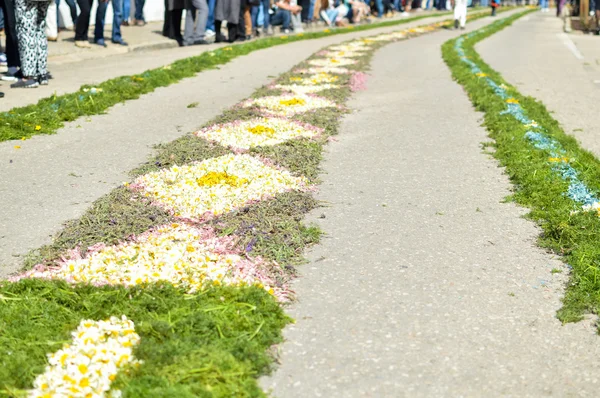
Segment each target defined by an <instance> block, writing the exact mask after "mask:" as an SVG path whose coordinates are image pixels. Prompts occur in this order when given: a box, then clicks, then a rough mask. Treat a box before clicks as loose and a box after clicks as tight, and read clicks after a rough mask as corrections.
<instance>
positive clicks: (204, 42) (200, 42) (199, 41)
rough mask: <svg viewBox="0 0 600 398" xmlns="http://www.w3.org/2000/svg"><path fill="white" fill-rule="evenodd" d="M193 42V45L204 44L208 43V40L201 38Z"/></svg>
mask: <svg viewBox="0 0 600 398" xmlns="http://www.w3.org/2000/svg"><path fill="white" fill-rule="evenodd" d="M194 44H195V45H200V46H204V45H206V44H210V42H208V41H206V40H204V39H202V40H196V41H195V42H194Z"/></svg>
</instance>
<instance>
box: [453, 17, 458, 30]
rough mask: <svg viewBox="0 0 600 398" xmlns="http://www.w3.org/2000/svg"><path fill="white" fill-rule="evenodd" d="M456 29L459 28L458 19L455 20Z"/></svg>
mask: <svg viewBox="0 0 600 398" xmlns="http://www.w3.org/2000/svg"><path fill="white" fill-rule="evenodd" d="M454 29H458V19H455V20H454Z"/></svg>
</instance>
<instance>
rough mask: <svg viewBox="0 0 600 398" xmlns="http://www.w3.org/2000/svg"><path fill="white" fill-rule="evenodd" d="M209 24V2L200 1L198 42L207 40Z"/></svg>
mask: <svg viewBox="0 0 600 398" xmlns="http://www.w3.org/2000/svg"><path fill="white" fill-rule="evenodd" d="M207 24H208V2H207V1H206V0H198V25H197V32H198V33H197V35H198V40H204V39H205V36H206V25H207ZM250 28H252V25H251V26H250Z"/></svg>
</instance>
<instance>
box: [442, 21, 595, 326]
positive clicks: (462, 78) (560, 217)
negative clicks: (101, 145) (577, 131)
mask: <svg viewBox="0 0 600 398" xmlns="http://www.w3.org/2000/svg"><path fill="white" fill-rule="evenodd" d="M528 12H530V11H526V12H523V13H519V14H516V15H514V16H511V17H508V18H506V19H504V20H501V21H499V22H497V23H496V24H494V25H492V26H490V27H488V28H487V29H482V30H480V31H478V32H476V34H474V35H467V36H463V37H464V42H463V44H462V48H463V50H464V52H465V55H466V56H467V57H469V58H468V59H469V60H470V61H472V62H474V63H475V64H476V66H477V67H479V68H480V69H481V71H482V73H484V74H486V75H487V77H489V78H491V79H492V80H493V81H494V82H495V83H496V84H498V85H501V84H504V85H506V86H507V87H508V88H507V89H506V90H507V92H508V94H509V95H510V96H511V97H513V98H515V99H516V100H518V101H519V104H520V105H521V107H522V108H523V109H524V110H525V112H526V114H527V117H528V118H529V119H532V120H535V121H536V122H537V123H538V124H539V125H540V126H542V127H543V128H544V129H545V131H546V135H547V136H549V137H550V138H552V139H554V140H556V141H558V142H559V143H560V144H561V145H562V147H563V148H564V149H565V151H566V154H567V155H566V156H567V157H568V158H569V159H570V160H571V162H570V164H571V166H572V167H573V168H575V169H576V170H577V172H578V176H579V179H580V180H581V181H582V182H583V183H585V184H586V185H587V187H588V188H589V189H591V190H592V191H593V192H600V161H599V160H598V159H597V158H596V157H595V156H594V155H593V154H591V153H590V152H589V151H587V150H585V149H583V148H581V146H580V145H579V144H578V143H577V141H576V140H575V139H574V138H573V137H571V136H569V135H567V134H566V133H565V132H564V130H563V129H562V128H561V127H560V125H559V123H558V122H557V121H556V120H555V119H553V118H552V116H551V115H550V113H549V112H548V110H547V109H546V108H545V106H544V105H543V104H542V103H541V102H539V101H537V100H536V99H535V98H532V97H528V96H524V95H522V94H520V93H519V92H518V90H517V89H516V88H515V87H513V86H510V85H509V84H508V83H507V82H506V81H505V80H504V79H503V78H502V76H501V75H500V74H499V73H498V72H496V71H495V70H493V69H492V68H490V67H489V66H488V65H487V64H486V63H485V62H483V61H482V59H481V58H480V57H479V55H478V54H477V52H476V51H475V49H474V45H475V44H476V43H477V42H479V41H481V40H483V39H485V38H486V37H488V36H490V35H492V34H494V33H496V32H497V31H499V30H501V29H504V28H505V27H507V26H509V25H511V24H512V23H513V21H515V20H516V19H517V18H520V17H522V16H523V15H526V14H527V13H528ZM455 43H456V39H454V40H450V41H448V42H446V43H445V44H444V45H443V47H442V53H443V57H444V60H445V61H446V63H447V64H448V66H449V67H450V69H451V70H452V75H453V76H454V78H455V79H456V80H457V81H458V82H459V83H460V84H461V85H463V86H464V88H465V90H466V91H467V93H468V95H469V97H470V99H471V101H472V102H473V104H474V105H475V107H476V108H477V109H478V110H480V111H482V112H484V114H485V126H486V128H487V129H488V131H489V134H490V137H491V138H492V139H493V140H494V142H493V143H491V144H490V145H491V146H493V147H494V148H495V151H494V156H495V157H496V158H497V159H498V160H499V162H500V164H501V165H502V166H504V167H505V168H506V172H507V174H508V175H509V177H510V179H511V181H512V182H513V183H514V185H515V192H514V195H513V199H514V200H515V201H516V202H517V203H519V204H521V205H523V206H526V207H528V208H530V209H531V212H530V213H529V215H528V217H529V218H530V219H532V220H534V221H535V222H537V224H538V225H539V226H540V227H541V228H542V231H543V232H542V234H541V236H540V237H539V240H538V242H539V244H540V246H541V247H543V248H547V249H549V250H551V251H553V252H555V253H557V254H560V255H562V256H563V259H564V261H565V262H566V263H567V264H568V265H570V266H571V267H572V273H571V280H570V283H569V285H568V287H567V290H566V295H565V297H564V299H563V307H562V309H561V310H560V311H559V312H558V318H559V319H560V320H562V321H563V322H571V321H577V320H579V319H581V318H582V316H583V315H584V314H585V313H598V312H599V311H600V244H599V243H600V217H599V216H598V214H596V213H595V212H583V211H581V204H580V203H576V202H574V201H573V200H571V199H570V198H569V197H568V196H567V195H566V192H567V188H568V183H567V182H566V181H565V180H563V179H562V178H561V177H560V176H559V175H558V174H557V173H556V172H554V171H553V168H552V166H551V165H550V162H549V161H548V153H547V152H545V151H543V150H539V149H536V148H535V147H534V146H533V145H531V143H530V142H529V141H528V140H527V139H526V138H525V133H526V131H527V127H526V126H524V125H523V124H522V123H520V122H519V121H517V120H516V119H515V118H514V117H512V116H511V115H501V114H500V113H501V112H502V111H503V110H505V109H506V103H505V101H504V100H503V99H502V98H500V97H499V96H497V95H495V93H494V91H493V90H492V88H491V87H490V86H489V85H488V84H487V83H486V82H485V79H482V78H480V77H478V76H476V75H475V74H473V73H472V71H471V70H470V68H469V66H468V65H467V64H466V63H464V62H462V61H461V59H460V57H459V55H458V54H457V52H456V50H455V48H454V46H455Z"/></svg>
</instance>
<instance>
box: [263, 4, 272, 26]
mask: <svg viewBox="0 0 600 398" xmlns="http://www.w3.org/2000/svg"><path fill="white" fill-rule="evenodd" d="M270 6H271V2H270V0H262V9H263V28H265V32H266V31H267V30H268V29H269V22H270V19H271V16H270V14H269V8H270Z"/></svg>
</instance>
